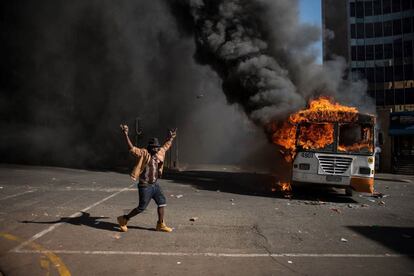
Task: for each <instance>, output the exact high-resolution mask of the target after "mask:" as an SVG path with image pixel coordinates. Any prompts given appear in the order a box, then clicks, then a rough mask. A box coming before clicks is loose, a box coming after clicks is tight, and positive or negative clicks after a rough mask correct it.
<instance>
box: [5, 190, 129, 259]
mask: <svg viewBox="0 0 414 276" xmlns="http://www.w3.org/2000/svg"><path fill="white" fill-rule="evenodd" d="M133 185H135V184H131V185H130V186H129V187H127V188H124V189H122V190H120V191H118V192H116V193H114V194H111V195H110V196H107V197H105V198H104V199H102V200H100V201H98V202H95V203H94V204H92V205H89V206H88V207H86V208H84V209H82V210H81V211H79V212H76V213H74V214H72V215H70V216H69V217H70V218H74V217H78V216H81V215H82V212H86V211H88V210H89V209H92V208H93V207H95V206H97V205H99V204H101V203H103V202H105V201H107V200H108V199H110V198H112V197H114V196H116V195H118V194H120V193H122V192H123V191H126V190H128V189H130V188H131V187H132V186H133ZM62 224H65V222H58V223H56V224H53V225H52V226H50V227H48V228H46V229H45V230H43V231H40V232H39V233H37V234H35V235H34V236H32V237H31V238H30V239H28V240H27V241H25V242H23V243H21V244H20V245H18V246H16V247H15V248H13V249H11V250H10V252H19V251H20V250H21V249H22V248H23V247H25V246H26V245H28V244H29V243H31V242H33V241H35V240H37V239H39V238H41V237H43V236H44V235H46V234H47V233H49V232H51V231H53V230H55V229H56V228H57V227H59V226H61V225H62Z"/></svg>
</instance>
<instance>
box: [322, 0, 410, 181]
mask: <svg viewBox="0 0 414 276" xmlns="http://www.w3.org/2000/svg"><path fill="white" fill-rule="evenodd" d="M322 17H323V18H322V20H323V25H324V42H323V47H324V48H323V51H324V60H329V59H332V58H333V57H334V56H342V57H344V58H345V59H346V60H347V62H348V68H349V71H348V77H349V78H352V79H354V80H357V79H361V78H363V79H366V80H367V83H368V91H367V93H368V94H369V95H370V96H371V97H372V98H373V99H374V100H375V103H376V105H377V113H378V119H379V122H380V126H381V131H382V133H383V138H384V139H383V141H384V143H383V145H382V146H381V155H380V160H381V162H380V163H381V164H380V169H381V170H382V171H385V172H400V173H412V174H414V58H413V52H414V51H413V48H414V42H413V41H414V0H322Z"/></svg>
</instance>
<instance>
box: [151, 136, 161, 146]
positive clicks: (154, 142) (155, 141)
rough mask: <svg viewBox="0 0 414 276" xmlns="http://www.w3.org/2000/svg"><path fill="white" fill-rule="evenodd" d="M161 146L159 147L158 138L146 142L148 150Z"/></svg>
mask: <svg viewBox="0 0 414 276" xmlns="http://www.w3.org/2000/svg"><path fill="white" fill-rule="evenodd" d="M160 146H161V145H160V143H159V142H158V138H155V137H154V138H151V139H149V141H148V147H150V148H157V147H160Z"/></svg>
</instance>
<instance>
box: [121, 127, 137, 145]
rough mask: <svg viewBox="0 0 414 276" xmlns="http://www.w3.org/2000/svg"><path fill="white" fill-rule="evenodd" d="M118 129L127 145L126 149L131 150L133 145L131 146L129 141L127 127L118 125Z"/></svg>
mask: <svg viewBox="0 0 414 276" xmlns="http://www.w3.org/2000/svg"><path fill="white" fill-rule="evenodd" d="M120 127H121V129H122V132H123V133H124V135H125V141H126V143H127V145H128V149H129V150H132V149H133V148H134V145H133V144H132V142H131V139H129V136H128V132H129V129H128V126H127V125H120Z"/></svg>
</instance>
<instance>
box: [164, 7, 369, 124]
mask: <svg viewBox="0 0 414 276" xmlns="http://www.w3.org/2000/svg"><path fill="white" fill-rule="evenodd" d="M170 3H171V8H172V11H173V13H175V14H176V15H177V18H178V19H179V20H182V21H181V22H182V24H181V25H182V26H184V29H185V30H187V31H191V28H189V27H188V24H189V22H192V32H193V34H194V36H195V42H196V45H197V51H196V54H195V57H196V60H197V61H198V62H199V63H201V64H208V65H210V66H211V67H212V68H213V69H214V70H215V71H216V72H217V73H218V74H219V76H220V77H221V78H222V80H223V83H222V87H223V90H224V92H225V94H226V96H227V100H228V101H229V102H230V103H238V104H240V105H241V106H242V108H243V109H244V111H245V112H246V113H247V114H248V115H249V117H250V118H251V119H253V120H254V121H255V122H256V123H258V124H260V125H263V124H267V123H269V122H270V121H275V120H276V121H278V120H281V119H284V118H285V117H286V116H288V115H289V114H291V113H292V112H294V111H296V110H298V109H299V108H302V107H304V106H305V105H306V102H307V101H308V100H309V99H310V98H313V97H317V96H319V95H331V96H335V98H336V99H337V100H340V101H342V102H345V103H350V104H358V105H360V104H359V102H358V101H359V99H360V98H361V97H364V94H365V93H364V90H365V84H364V83H363V82H350V81H346V80H344V72H345V66H346V65H345V62H344V60H343V59H341V58H338V59H336V60H333V61H330V62H327V63H326V65H325V67H322V66H320V65H318V64H316V63H315V55H314V53H313V52H312V51H311V50H310V49H311V47H310V46H311V45H312V44H313V43H314V42H316V41H317V40H319V39H320V30H319V29H318V28H317V27H315V26H311V25H306V24H300V23H299V20H298V9H297V4H298V3H297V1H295V0H294V1H292V0H253V1H251V0H211V1H210V0H209V1H203V0H175V1H171V2H170ZM183 15H187V16H186V17H185V16H183ZM183 19H184V20H183Z"/></svg>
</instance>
